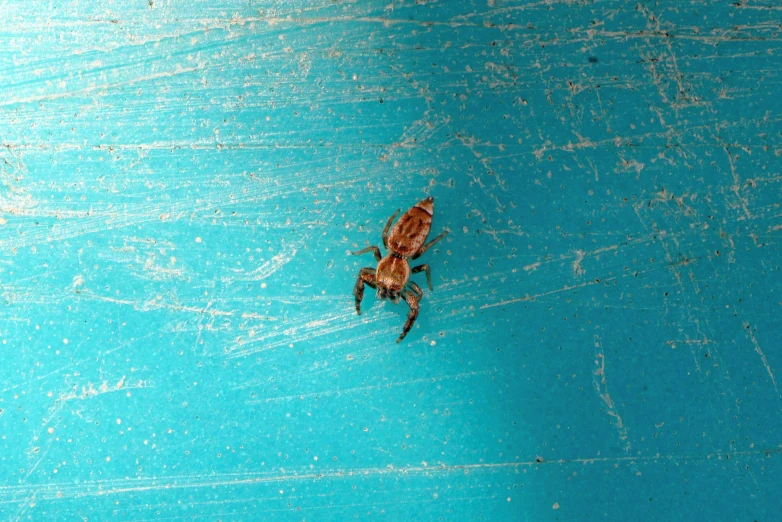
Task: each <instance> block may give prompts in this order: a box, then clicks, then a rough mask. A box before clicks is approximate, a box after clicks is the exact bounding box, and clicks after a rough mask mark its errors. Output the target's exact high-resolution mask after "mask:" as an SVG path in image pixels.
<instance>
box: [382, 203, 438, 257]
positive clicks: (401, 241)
mask: <svg viewBox="0 0 782 522" xmlns="http://www.w3.org/2000/svg"><path fill="white" fill-rule="evenodd" d="M433 213H434V199H433V198H431V197H429V198H426V199H424V200H423V201H421V202H420V203H418V204H417V205H416V206H414V207H413V208H411V209H410V210H408V211H407V212H405V213H404V215H403V216H402V217H401V218H399V221H397V222H396V225H394V228H393V229H392V230H391V234H390V235H389V236H388V248H389V249H390V250H391V251H392V252H394V253H396V254H399V255H400V256H402V257H410V256H412V255H413V254H415V253H416V252H418V250H419V249H420V248H421V247H422V246H423V244H424V241H426V236H428V235H429V230H430V229H431V228H432V214H433Z"/></svg>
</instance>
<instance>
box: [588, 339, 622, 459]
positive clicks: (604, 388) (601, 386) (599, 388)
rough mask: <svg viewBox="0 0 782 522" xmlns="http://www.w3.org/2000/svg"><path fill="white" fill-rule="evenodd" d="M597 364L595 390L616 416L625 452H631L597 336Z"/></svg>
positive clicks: (594, 379)
mask: <svg viewBox="0 0 782 522" xmlns="http://www.w3.org/2000/svg"><path fill="white" fill-rule="evenodd" d="M595 365H596V366H597V368H595V371H594V372H592V384H593V385H594V387H595V391H596V392H597V394H598V395H599V396H600V398H601V399H602V400H603V403H605V405H606V407H607V408H608V412H607V413H608V415H610V416H611V417H613V418H614V421H615V422H614V423H613V424H614V426H616V429H617V431H618V432H619V438H620V439H621V440H622V442H624V450H625V453H629V452H630V450H631V449H632V448H631V447H630V441H629V440H628V438H627V428H626V427H625V425H624V422H622V417H621V416H620V415H619V411H618V410H617V409H616V405H614V401H613V399H612V398H611V395H610V394H609V393H608V383H607V382H606V358H605V354H604V353H603V347H602V346H601V344H600V339H599V338H598V337H597V336H595Z"/></svg>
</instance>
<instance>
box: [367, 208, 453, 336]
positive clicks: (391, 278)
mask: <svg viewBox="0 0 782 522" xmlns="http://www.w3.org/2000/svg"><path fill="white" fill-rule="evenodd" d="M398 214H399V210H397V211H396V212H395V213H394V215H393V216H391V217H390V218H389V219H388V223H386V228H384V229H383V246H384V247H386V250H387V251H388V254H387V255H386V257H382V256H381V255H380V249H379V248H377V247H376V246H370V247H367V248H365V249H363V250H359V251H358V252H353V254H354V255H359V254H365V253H367V252H373V253H374V254H375V259H376V260H377V261H378V263H377V268H376V269H375V268H362V269H361V271H360V272H359V273H358V281H356V286H355V287H354V288H353V295H355V296H356V312H357V313H359V314H360V313H361V299H363V297H364V285H365V284H367V285H369V286H371V287H372V288H377V297H378V299H390V300H391V301H392V302H394V303H398V302H399V300H400V299H404V300H405V301H406V302H407V304H408V305H409V306H410V313H409V314H408V316H407V321H406V322H405V326H404V328H403V329H402V335H400V336H399V339H397V340H396V342H399V341H401V340H402V339H404V338H405V335H407V332H409V331H410V328H412V327H413V323H414V322H415V319H416V317H418V301H419V300H420V299H421V297H422V296H423V294H424V293H423V291H422V290H421V287H419V286H418V285H417V284H415V283H414V282H412V281H410V275H411V274H415V273H417V272H426V283H427V285H428V286H429V290H431V289H432V274H431V272H430V270H429V265H418V266H416V267H413V268H410V264H409V263H408V261H407V260H408V259H417V258H418V257H419V256H420V255H421V254H423V253H424V252H426V251H427V250H428V249H429V247H431V246H432V245H434V244H435V243H437V242H438V241H440V240H441V239H442V238H444V237H445V235H446V234H448V232H447V231H445V232H443V233H442V234H440V235H439V236H437V237H436V238H434V239H433V240H431V241H430V242H428V243H426V244H424V242H425V241H426V236H428V235H429V230H430V229H431V228H432V216H433V215H434V198H433V197H431V196H429V197H428V198H426V199H424V200H422V201H420V202H418V204H417V205H416V206H414V207H413V208H411V209H410V210H408V211H407V212H405V213H404V214H403V215H402V217H401V218H399V221H397V222H396V225H394V228H393V229H392V230H391V233H390V234H389V233H388V231H389V229H391V223H393V221H394V218H395V217H396V216H397V215H398Z"/></svg>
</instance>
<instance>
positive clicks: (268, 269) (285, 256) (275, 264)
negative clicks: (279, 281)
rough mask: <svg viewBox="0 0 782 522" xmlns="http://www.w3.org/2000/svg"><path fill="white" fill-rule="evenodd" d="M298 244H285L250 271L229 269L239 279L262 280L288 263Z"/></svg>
mask: <svg viewBox="0 0 782 522" xmlns="http://www.w3.org/2000/svg"><path fill="white" fill-rule="evenodd" d="M299 247H300V245H298V244H297V245H287V246H285V247H284V248H283V249H282V251H281V252H280V253H279V254H277V255H276V256H274V257H272V258H271V259H269V260H268V261H266V262H265V263H264V264H262V265H261V266H259V267H258V268H256V269H255V270H253V271H251V272H247V271H245V270H241V269H232V270H231V271H232V272H234V273H235V274H237V275H236V276H234V279H236V280H239V281H262V280H264V279H266V278H267V277H269V276H270V275H272V274H274V273H275V272H276V271H277V270H279V269H280V268H282V267H283V266H285V265H286V264H288V263H290V262H291V260H292V259H293V257H294V256H295V255H296V252H298V251H299Z"/></svg>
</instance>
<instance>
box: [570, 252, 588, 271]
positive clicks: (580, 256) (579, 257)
mask: <svg viewBox="0 0 782 522" xmlns="http://www.w3.org/2000/svg"><path fill="white" fill-rule="evenodd" d="M583 260H584V251H583V250H576V259H574V260H573V275H576V276H580V275H584V274H585V273H586V272H585V271H584V269H583V268H581V261H583Z"/></svg>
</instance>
